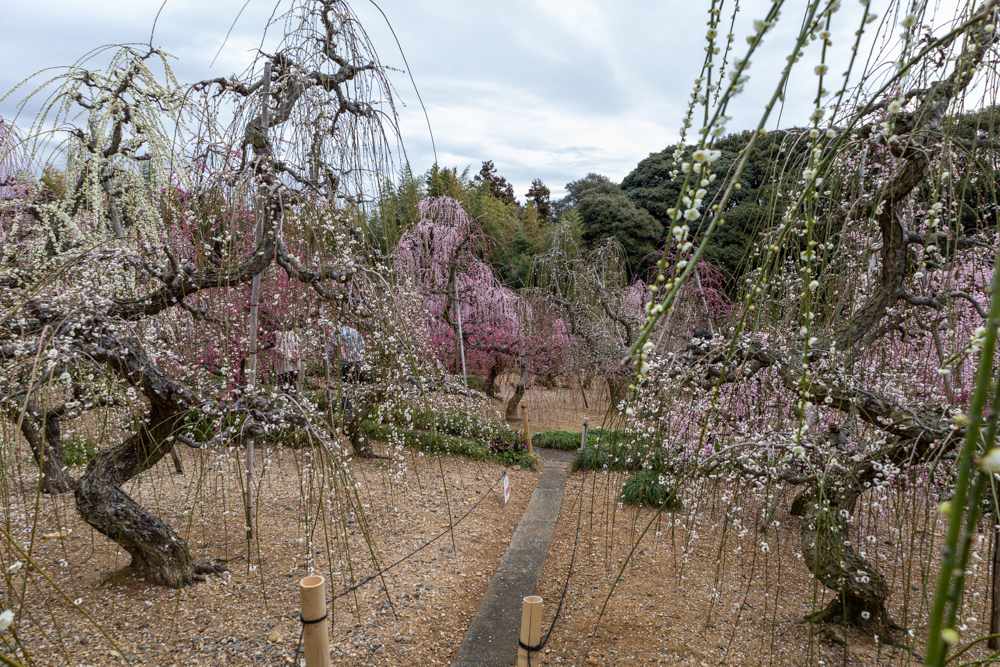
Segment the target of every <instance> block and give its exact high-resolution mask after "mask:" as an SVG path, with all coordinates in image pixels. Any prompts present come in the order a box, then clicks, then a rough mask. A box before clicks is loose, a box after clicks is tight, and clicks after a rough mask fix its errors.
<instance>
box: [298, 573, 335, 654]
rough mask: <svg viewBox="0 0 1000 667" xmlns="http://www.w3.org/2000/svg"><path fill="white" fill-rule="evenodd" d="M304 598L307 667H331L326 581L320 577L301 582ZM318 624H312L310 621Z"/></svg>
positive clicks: (303, 614)
mask: <svg viewBox="0 0 1000 667" xmlns="http://www.w3.org/2000/svg"><path fill="white" fill-rule="evenodd" d="M299 593H300V594H301V596H302V621H303V631H302V647H303V650H302V652H303V653H304V654H305V657H306V667H330V633H329V632H328V631H327V626H326V620H327V619H326V579H324V578H323V577H321V576H319V575H313V576H311V577H306V578H305V579H303V580H302V581H300V582H299ZM317 619H323V620H321V621H318V622H314V623H310V622H309V621H316V620H317Z"/></svg>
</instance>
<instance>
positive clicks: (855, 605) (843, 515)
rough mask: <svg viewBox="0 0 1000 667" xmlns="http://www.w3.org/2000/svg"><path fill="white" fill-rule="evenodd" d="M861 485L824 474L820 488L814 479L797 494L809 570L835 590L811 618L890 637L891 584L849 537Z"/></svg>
mask: <svg viewBox="0 0 1000 667" xmlns="http://www.w3.org/2000/svg"><path fill="white" fill-rule="evenodd" d="M861 491H862V489H861V485H860V483H859V481H858V480H857V478H856V477H854V476H843V477H839V476H833V475H829V476H827V478H826V485H825V487H824V488H823V489H822V492H821V489H820V487H819V486H818V485H817V484H815V483H814V484H813V485H812V486H811V487H810V488H809V489H807V490H806V491H805V492H803V493H802V494H801V495H800V496H799V497H798V498H796V505H797V507H794V508H793V510H800V511H801V514H802V555H803V557H804V558H805V561H806V566H807V567H808V568H809V571H810V572H811V573H813V575H815V576H816V578H817V579H818V580H819V581H820V582H822V584H823V585H824V586H826V587H827V588H829V589H830V590H832V591H834V592H836V593H837V596H836V597H835V598H834V599H833V600H831V601H830V604H829V605H827V607H826V608H825V609H823V610H821V611H818V612H816V613H815V614H812V615H811V616H809V617H807V619H806V620H812V621H815V622H828V623H842V622H846V623H847V624H850V625H853V626H857V627H859V628H861V629H862V630H863V631H865V632H867V633H868V634H872V635H879V636H880V637H885V638H886V640H887V641H891V639H892V637H891V634H890V631H891V630H893V629H898V627H899V626H897V625H896V624H895V623H894V622H893V621H892V620H891V619H890V618H889V614H888V611H887V610H886V606H885V603H886V600H887V599H888V598H889V584H888V583H887V582H886V580H885V577H883V576H882V574H881V573H880V572H879V571H878V570H877V569H876V568H875V566H874V565H873V564H872V563H870V562H869V561H868V560H867V559H866V558H865V557H864V556H862V555H861V554H859V553H858V552H857V551H856V550H855V548H854V544H853V541H852V540H851V539H850V524H849V523H848V518H849V516H850V515H851V514H853V513H854V508H855V505H856V504H857V500H858V497H859V496H860V495H861Z"/></svg>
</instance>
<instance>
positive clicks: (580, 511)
mask: <svg viewBox="0 0 1000 667" xmlns="http://www.w3.org/2000/svg"><path fill="white" fill-rule="evenodd" d="M583 475H584V478H586V476H587V468H586V466H584V468H583ZM584 481H585V479H584V480H583V481H581V482H580V505H579V509H578V510H577V515H576V535H575V536H574V537H573V554H572V555H571V556H570V559H569V571H568V572H567V573H566V583H565V584H564V585H563V589H562V595H561V596H560V597H559V604H558V606H556V615H555V616H553V617H552V623H551V624H550V625H549V631H548V632H546V633H545V637H543V638H542V640H541V641H540V642H538V645H537V646H528V645H527V644H525V643H524V642H522V641H521V638H520V637H518V639H517V645H518V646H519V647H520V648H523V649H524V650H525V651H527V653H528V667H531V654H532V652H534V653H538V652H539V651H541V650H542V649H543V648H545V645H546V644H547V643H548V642H549V638H550V637H551V636H552V630H554V629H555V627H556V621H558V620H559V612H561V611H562V608H563V602H565V601H566V591H568V590H569V580H570V579H571V578H572V577H573V564H574V563H575V562H576V547H577V544H579V542H580V525H581V520H582V519H583V484H584Z"/></svg>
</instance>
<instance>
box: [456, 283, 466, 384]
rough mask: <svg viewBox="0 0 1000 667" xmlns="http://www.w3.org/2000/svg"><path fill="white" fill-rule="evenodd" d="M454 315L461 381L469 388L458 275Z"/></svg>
mask: <svg viewBox="0 0 1000 667" xmlns="http://www.w3.org/2000/svg"><path fill="white" fill-rule="evenodd" d="M455 315H456V319H457V320H458V349H459V351H460V352H461V353H462V382H464V383H465V388H466V389H468V388H469V376H468V375H466V373H465V339H464V338H463V336H462V304H460V303H459V301H458V277H457V276H456V277H455Z"/></svg>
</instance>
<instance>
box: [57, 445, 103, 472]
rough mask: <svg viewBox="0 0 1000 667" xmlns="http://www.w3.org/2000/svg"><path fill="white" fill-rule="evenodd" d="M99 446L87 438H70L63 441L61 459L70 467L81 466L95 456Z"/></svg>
mask: <svg viewBox="0 0 1000 667" xmlns="http://www.w3.org/2000/svg"><path fill="white" fill-rule="evenodd" d="M98 450H100V446H98V444H97V443H96V442H94V441H93V440H88V439H87V438H70V439H68V440H66V441H65V442H63V460H64V462H65V463H66V465H68V466H70V467H71V468H72V467H74V466H83V465H87V464H88V463H90V462H91V460H93V458H94V457H95V456H97V452H98Z"/></svg>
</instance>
